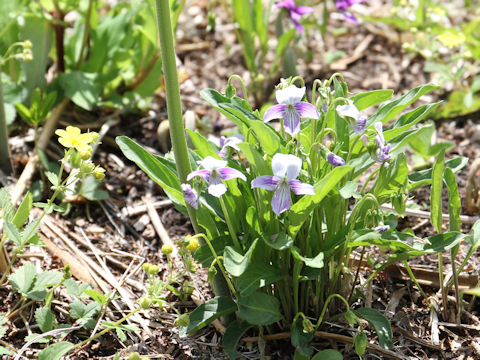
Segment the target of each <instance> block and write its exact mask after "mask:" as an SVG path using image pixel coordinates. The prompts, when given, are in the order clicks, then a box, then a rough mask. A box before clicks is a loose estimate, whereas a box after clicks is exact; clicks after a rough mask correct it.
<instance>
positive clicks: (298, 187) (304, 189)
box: [288, 180, 315, 195]
mask: <svg viewBox="0 0 480 360" xmlns="http://www.w3.org/2000/svg"><path fill="white" fill-rule="evenodd" d="M288 185H290V189H292V191H293V192H294V193H295V194H296V195H315V189H314V188H313V186H312V185H310V184H305V183H302V182H301V181H300V180H290V181H289V182H288Z"/></svg>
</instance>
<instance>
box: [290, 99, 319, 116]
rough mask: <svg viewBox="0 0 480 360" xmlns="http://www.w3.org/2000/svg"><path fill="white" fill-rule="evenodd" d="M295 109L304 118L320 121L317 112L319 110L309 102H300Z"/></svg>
mask: <svg viewBox="0 0 480 360" xmlns="http://www.w3.org/2000/svg"><path fill="white" fill-rule="evenodd" d="M295 109H296V110H297V112H298V114H299V115H300V117H302V118H310V119H319V118H320V114H319V113H318V111H317V108H316V107H315V106H313V105H312V104H310V103H307V102H304V101H302V102H299V103H298V104H296V105H295Z"/></svg>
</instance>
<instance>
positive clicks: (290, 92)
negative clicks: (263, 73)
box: [275, 85, 305, 105]
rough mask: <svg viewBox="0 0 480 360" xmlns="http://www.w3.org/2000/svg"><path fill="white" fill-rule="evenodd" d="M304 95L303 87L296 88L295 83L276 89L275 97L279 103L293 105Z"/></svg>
mask: <svg viewBox="0 0 480 360" xmlns="http://www.w3.org/2000/svg"><path fill="white" fill-rule="evenodd" d="M304 95H305V87H301V88H298V87H296V86H295V85H290V86H287V87H286V88H285V89H281V90H277V92H276V93H275V97H276V98H277V102H278V103H279V104H286V105H288V104H291V105H295V104H296V103H298V102H300V101H301V100H302V98H303V96H304Z"/></svg>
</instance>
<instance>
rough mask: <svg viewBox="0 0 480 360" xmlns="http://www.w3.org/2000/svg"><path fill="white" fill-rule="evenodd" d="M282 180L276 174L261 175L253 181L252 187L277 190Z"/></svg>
mask: <svg viewBox="0 0 480 360" xmlns="http://www.w3.org/2000/svg"><path fill="white" fill-rule="evenodd" d="M279 182H280V179H279V178H277V177H276V176H272V175H263V176H259V177H257V178H255V179H253V181H252V184H251V186H252V189H254V188H262V189H265V190H270V191H273V190H276V189H277V186H278V183H279Z"/></svg>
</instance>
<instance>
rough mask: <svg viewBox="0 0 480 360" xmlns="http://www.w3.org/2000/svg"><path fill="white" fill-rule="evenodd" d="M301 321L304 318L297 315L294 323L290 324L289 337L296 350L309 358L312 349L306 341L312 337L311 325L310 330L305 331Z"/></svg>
mask: <svg viewBox="0 0 480 360" xmlns="http://www.w3.org/2000/svg"><path fill="white" fill-rule="evenodd" d="M303 322H304V319H303V318H302V317H300V316H299V317H297V320H295V323H294V324H293V326H292V331H291V336H290V339H291V341H292V345H293V346H295V348H296V349H297V351H299V352H300V353H302V355H307V356H309V358H310V356H311V355H312V352H313V349H312V348H311V347H310V346H308V343H309V342H310V341H312V339H313V326H312V330H311V331H307V330H306V329H305V326H304V324H303Z"/></svg>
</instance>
